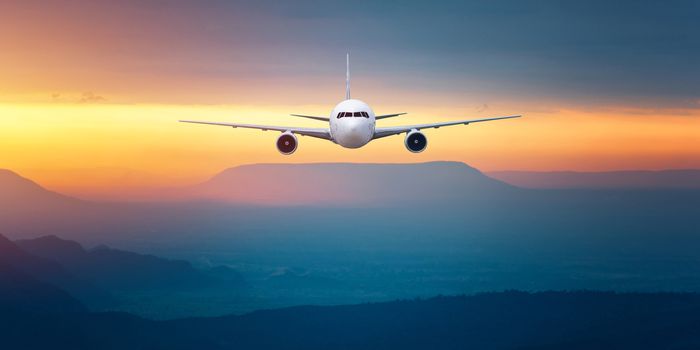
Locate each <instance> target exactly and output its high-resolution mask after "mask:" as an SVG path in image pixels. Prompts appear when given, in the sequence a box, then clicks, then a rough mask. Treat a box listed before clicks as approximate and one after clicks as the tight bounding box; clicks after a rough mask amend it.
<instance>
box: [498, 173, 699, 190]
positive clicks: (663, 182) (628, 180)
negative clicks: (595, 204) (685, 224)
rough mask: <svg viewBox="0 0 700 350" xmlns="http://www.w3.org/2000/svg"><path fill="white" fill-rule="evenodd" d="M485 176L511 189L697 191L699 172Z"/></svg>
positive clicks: (502, 174)
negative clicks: (507, 185)
mask: <svg viewBox="0 0 700 350" xmlns="http://www.w3.org/2000/svg"><path fill="white" fill-rule="evenodd" d="M487 175H488V176H490V177H493V178H495V179H498V180H500V181H503V182H507V183H509V184H511V185H514V186H519V187H526V188H543V189H544V188H549V189H565V188H570V189H585V188H589V189H596V188H597V189H674V188H676V189H682V188H692V189H700V170H693V169H688V170H659V171H642V170H630V171H607V172H575V171H545V172H538V171H494V172H489V173H487Z"/></svg>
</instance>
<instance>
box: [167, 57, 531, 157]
mask: <svg viewBox="0 0 700 350" xmlns="http://www.w3.org/2000/svg"><path fill="white" fill-rule="evenodd" d="M404 114H406V113H392V114H382V115H375V114H374V111H373V110H372V109H371V108H370V107H369V105H367V104H366V103H364V102H362V101H360V100H356V99H352V98H350V55H349V54H348V55H347V60H346V79H345V100H343V101H341V102H340V103H338V104H337V105H336V106H335V108H333V110H332V111H331V114H330V115H329V116H328V117H322V116H313V115H303V114H292V116H294V117H300V118H308V119H313V120H317V121H322V122H326V123H328V124H329V127H327V128H307V127H290V126H274V125H258V124H245V123H228V122H208V121H196V120H181V121H180V122H183V123H194V124H207V125H218V126H228V127H232V128H249V129H258V130H263V131H267V130H273V131H279V132H281V133H282V134H281V135H280V136H279V137H278V138H277V143H276V145H277V149H278V150H279V151H280V153H282V154H285V155H289V154H292V153H294V151H296V149H297V146H298V144H299V141H298V139H297V137H296V135H302V136H310V137H315V138H319V139H324V140H329V141H332V142H334V143H336V144H339V145H341V146H343V147H345V148H360V147H362V146H364V145H366V144H367V143H369V142H370V141H371V140H374V139H378V138H382V137H386V136H392V135H399V134H403V133H406V137H405V139H404V145H405V146H406V149H408V150H409V151H411V152H413V153H418V152H422V151H423V150H425V148H426V147H427V146H428V139H427V138H426V136H425V135H424V134H423V133H422V132H421V130H422V129H429V128H435V129H437V128H440V127H444V126H453V125H469V124H471V123H479V122H487V121H492V120H500V119H512V118H518V117H520V116H519V115H512V116H503V117H492V118H482V119H467V120H456V121H447V122H439V123H427V124H416V125H405V126H392V127H376V121H377V120H381V119H386V118H393V117H398V116H401V115H404Z"/></svg>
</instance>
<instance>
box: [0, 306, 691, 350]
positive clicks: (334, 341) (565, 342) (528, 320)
mask: <svg viewBox="0 0 700 350" xmlns="http://www.w3.org/2000/svg"><path fill="white" fill-rule="evenodd" d="M0 333H1V334H2V336H3V346H9V347H10V348H23V349H46V348H70V349H96V348H101V349H231V348H235V349H697V348H698V347H700V296H699V295H697V294H614V293H604V292H543V293H534V294H529V293H522V292H504V293H491V294H481V295H476V296H468V297H438V298H433V299H428V300H412V301H396V302H388V303H378V304H362V305H348V306H325V307H315V306H301V307H293V308H287V309H279V310H269V311H258V312H253V313H251V314H247V315H243V316H226V317H218V318H199V319H182V320H175V321H159V322H157V321H150V320H146V319H142V318H138V317H135V316H131V315H129V314H119V313H98V314H90V313H43V314H41V313H28V312H17V311H9V312H3V313H0Z"/></svg>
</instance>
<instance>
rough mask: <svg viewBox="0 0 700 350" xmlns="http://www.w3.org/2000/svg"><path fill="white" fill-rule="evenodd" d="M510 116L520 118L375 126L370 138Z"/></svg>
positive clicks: (482, 120) (484, 120)
mask: <svg viewBox="0 0 700 350" xmlns="http://www.w3.org/2000/svg"><path fill="white" fill-rule="evenodd" d="M512 118H520V116H519V115H511V116H507V117H495V118H484V119H470V120H456V121H451V122H442V123H431V124H417V125H406V126H390V127H386V128H376V129H375V130H374V137H373V138H372V139H378V138H382V137H387V136H391V135H398V134H403V133H405V132H409V131H411V130H414V129H415V130H420V129H429V128H435V129H437V128H440V127H443V126H452V125H469V124H471V123H480V122H488V121H492V120H501V119H512Z"/></svg>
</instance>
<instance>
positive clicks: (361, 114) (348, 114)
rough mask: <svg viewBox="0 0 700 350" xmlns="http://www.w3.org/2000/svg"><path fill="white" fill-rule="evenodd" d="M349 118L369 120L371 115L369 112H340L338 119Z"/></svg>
mask: <svg viewBox="0 0 700 350" xmlns="http://www.w3.org/2000/svg"><path fill="white" fill-rule="evenodd" d="M349 117H358V118H363V117H364V118H369V113H367V112H340V113H338V117H337V118H338V119H340V118H349Z"/></svg>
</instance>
